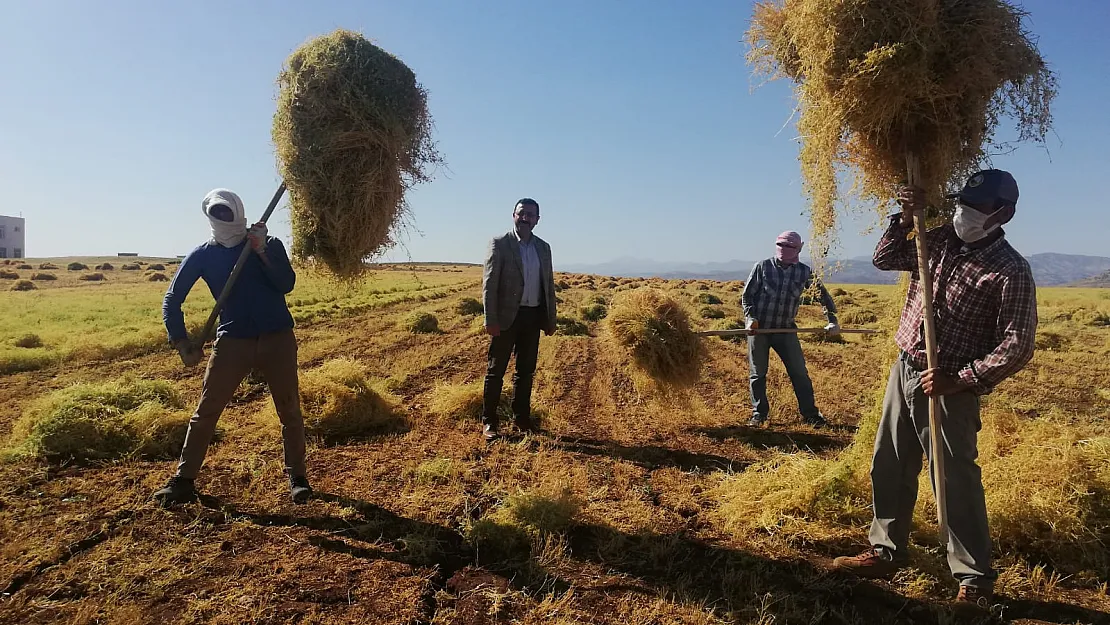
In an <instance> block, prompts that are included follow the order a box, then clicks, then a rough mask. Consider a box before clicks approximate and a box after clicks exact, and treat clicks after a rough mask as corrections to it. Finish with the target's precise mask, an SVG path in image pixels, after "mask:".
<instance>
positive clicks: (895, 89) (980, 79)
mask: <svg viewBox="0 0 1110 625" xmlns="http://www.w3.org/2000/svg"><path fill="white" fill-rule="evenodd" d="M1024 15H1025V14H1024V13H1023V12H1022V11H1021V10H1019V9H1017V8H1015V7H1013V6H1011V5H1010V4H1009V3H1007V2H1005V1H1004V0H780V1H774V2H761V3H758V4H757V5H756V7H755V12H754V15H753V19H752V24H751V28H750V29H749V31H748V33H747V40H748V42H749V44H751V51H750V53H749V60H750V61H751V62H752V63H753V64H754V65H755V67H756V70H757V73H761V74H763V75H765V76H767V77H769V78H777V77H782V76H785V77H788V78H790V79H791V80H793V81H794V82H795V83H796V85H797V87H796V96H797V99H798V105H799V109H800V117H799V121H798V130H799V134H800V135H801V141H802V149H801V155H800V160H801V165H802V174H803V177H804V186H805V190H806V194H807V195H808V198H809V202H810V207H811V211H812V220H813V228H814V237H815V239H816V241H815V242H816V245H815V246H813V247H815V250H814V255H815V256H823V254H824V252H825V251H827V249H828V248H827V240H826V239H825V237H827V236H829V235H830V233H831V232H832V230H833V228H834V226H835V224H836V206H837V203H838V201H839V200H840V195H839V194H838V190H837V173H838V170H840V169H843V168H850V169H851V170H852V173H853V174H854V177H855V187H854V189H853V192H854V193H855V195H856V196H857V199H859V200H863V201H864V202H867V203H872V204H878V205H880V206H881V205H885V204H886V203H887V201H888V200H889V199H890V198H891V197H893V195H894V193H895V189H896V186H897V185H898V184H899V183H900V182H902V181H904V180H905V179H906V155H907V153H910V154H913V155H915V156H916V158H917V161H918V162H919V164H920V168H921V172H920V179H919V180H918V181H916V182H917V184H918V185H919V186H921V187H923V188H924V189H925V190H926V192H927V193H928V195H929V199H930V200H931V203H932V205H933V206H938V207H939V206H941V205H942V201H941V200H942V195H941V194H942V189H943V188H944V186H945V185H947V184H955V183H959V184H962V183H963V181H964V179H965V178H966V177H967V175H968V174H970V173H972V172H973V171H974V170H976V169H977V168H979V166H980V165H981V163H982V162H983V160H984V156H985V155H986V152H985V149H986V148H987V147H988V146H991V145H995V146H998V145H1000V144H1002V143H1006V141H1003V140H1001V139H999V138H998V137H996V136H995V131H996V129H997V126H998V124H999V121H1000V119H1002V118H1003V117H1012V118H1013V121H1014V124H1015V126H1016V133H1015V134H1014V135H1013V136H1012V137H1008V138H1009V139H1014V140H1029V139H1031V140H1034V141H1039V142H1043V141H1044V139H1045V136H1046V133H1047V132H1048V130H1049V125H1050V123H1051V115H1050V113H1049V104H1050V102H1051V100H1052V98H1053V97H1054V96H1055V95H1056V80H1055V76H1054V75H1053V74H1052V72H1051V71H1049V69H1048V68H1047V66H1046V65H1045V62H1044V60H1043V59H1042V58H1041V56H1040V54H1039V53H1038V51H1037V49H1036V46H1035V44H1034V42H1033V41H1032V39H1031V37H1030V34H1029V33H1028V32H1027V31H1026V30H1025V29H1024V28H1023V26H1022V19H1023V17H1024Z"/></svg>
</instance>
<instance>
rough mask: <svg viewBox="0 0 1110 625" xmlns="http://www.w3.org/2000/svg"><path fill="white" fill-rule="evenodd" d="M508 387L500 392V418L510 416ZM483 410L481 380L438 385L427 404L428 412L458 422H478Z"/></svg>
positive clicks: (498, 407)
mask: <svg viewBox="0 0 1110 625" xmlns="http://www.w3.org/2000/svg"><path fill="white" fill-rule="evenodd" d="M507 387H508V385H506V388H503V389H502V391H501V400H500V401H499V402H498V406H497V413H498V414H499V415H501V416H502V417H511V416H512V407H511V402H512V400H511V399H510V397H509V394H508V390H509V389H508V388H507ZM482 410H483V384H482V381H481V380H478V381H477V382H471V383H469V384H440V385H438V386H437V387H436V389H435V392H434V393H433V395H432V400H431V402H430V403H429V404H428V411H429V412H430V413H432V414H433V415H436V416H438V417H445V418H450V419H458V420H460V421H480V420H481V419H482Z"/></svg>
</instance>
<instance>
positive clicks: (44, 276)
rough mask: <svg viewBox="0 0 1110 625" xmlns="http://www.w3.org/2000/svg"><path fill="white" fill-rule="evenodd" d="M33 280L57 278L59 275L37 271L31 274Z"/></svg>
mask: <svg viewBox="0 0 1110 625" xmlns="http://www.w3.org/2000/svg"><path fill="white" fill-rule="evenodd" d="M31 279H32V280H57V279H58V276H56V275H54V274H52V273H43V272H35V273H33V274H31Z"/></svg>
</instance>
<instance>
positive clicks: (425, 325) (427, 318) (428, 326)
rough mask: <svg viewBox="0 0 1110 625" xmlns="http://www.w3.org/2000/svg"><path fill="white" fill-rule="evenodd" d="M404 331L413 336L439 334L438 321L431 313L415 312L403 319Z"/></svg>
mask: <svg viewBox="0 0 1110 625" xmlns="http://www.w3.org/2000/svg"><path fill="white" fill-rule="evenodd" d="M404 325H405V329H407V330H408V331H409V332H412V333H414V334H437V333H439V319H436V316H435V315H433V314H432V313H426V312H417V313H413V314H411V315H409V316H408V317H407V318H405V322H404Z"/></svg>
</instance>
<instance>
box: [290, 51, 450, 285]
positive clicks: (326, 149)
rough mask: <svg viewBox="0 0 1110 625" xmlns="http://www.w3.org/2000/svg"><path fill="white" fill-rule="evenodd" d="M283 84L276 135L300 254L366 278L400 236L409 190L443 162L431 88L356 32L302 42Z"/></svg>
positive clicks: (346, 275) (296, 249)
mask: <svg viewBox="0 0 1110 625" xmlns="http://www.w3.org/2000/svg"><path fill="white" fill-rule="evenodd" d="M278 84H279V87H280V92H279V95H278V107H277V112H276V114H275V115H274V124H273V140H274V145H275V146H276V148H277V155H278V160H279V169H280V172H281V175H282V177H283V178H284V180H285V184H286V186H287V187H288V189H289V196H290V210H291V217H292V223H293V245H292V248H293V254H294V256H296V257H297V258H300V259H303V260H310V261H313V262H318V263H322V264H323V266H324V267H326V268H327V269H328V270H329V271H330V272H332V273H333V274H335V275H336V276H339V277H340V278H350V277H355V276H358V275H359V274H360V273H361V272H362V270H363V268H364V267H365V264H364V262H365V260H366V259H368V258H370V257H373V256H374V255H376V254H377V253H380V252H382V251H384V250H385V249H387V248H388V247H390V246H391V245H393V244H394V243H395V238H394V237H395V234H396V231H395V227H396V226H398V225H399V224H400V222H401V221H402V217H403V216H404V214H405V211H406V203H405V192H406V191H407V190H408V189H409V188H410V187H412V186H413V185H414V184H416V183H419V182H424V181H427V180H429V179H430V173H431V172H430V169H431V168H432V167H434V165H436V164H437V163H439V156H438V154H437V153H436V150H435V147H434V144H433V142H432V139H431V128H432V120H431V117H430V115H429V113H428V108H427V94H426V92H425V91H424V89H423V88H422V87H421V86H420V85H419V84H418V83H417V81H416V76H415V74H413V72H412V70H411V69H409V68H408V67H407V66H406V65H405V64H404V63H403V62H401V61H400V60H399V59H397V58H396V57H394V56H393V55H391V54H389V53H388V52H386V51H385V50H382V49H381V48H379V47H378V46H376V45H374V44H373V43H370V42H369V41H367V40H366V39H364V38H363V37H362V36H361V35H359V34H357V33H354V32H350V31H346V30H336V31H335V32H333V33H331V34H329V35H326V36H321V37H316V38H314V39H311V40H309V41H308V42H306V43H304V44H303V45H301V46H300V47H299V48H297V49H296V50H295V51H294V52H293V53H292V54H291V55H290V56H289V58H288V59H287V60H286V63H285V67H284V68H283V70H282V72H281V74H280V76H279V77H278Z"/></svg>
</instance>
